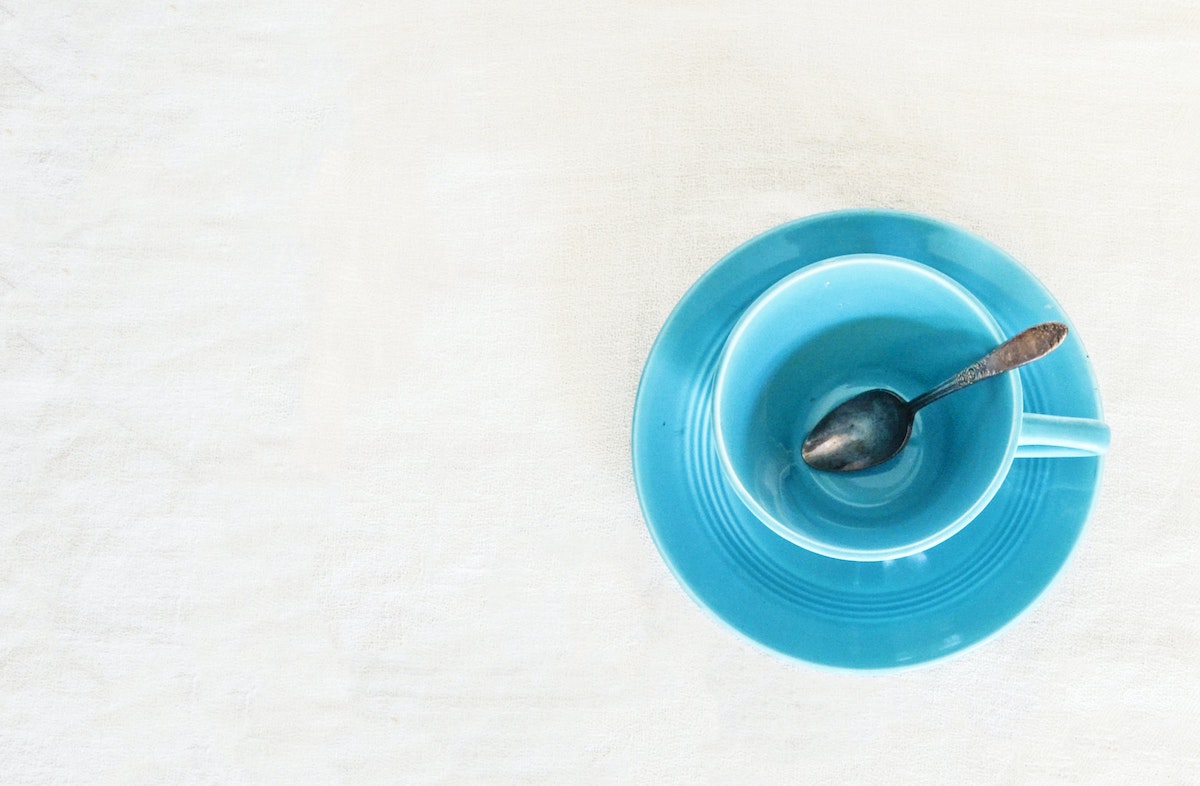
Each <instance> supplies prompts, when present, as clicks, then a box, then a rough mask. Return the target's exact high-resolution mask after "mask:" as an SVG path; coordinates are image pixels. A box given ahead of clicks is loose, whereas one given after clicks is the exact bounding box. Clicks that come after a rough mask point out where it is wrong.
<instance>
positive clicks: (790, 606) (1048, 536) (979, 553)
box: [632, 210, 1102, 670]
mask: <svg viewBox="0 0 1200 786" xmlns="http://www.w3.org/2000/svg"><path fill="white" fill-rule="evenodd" d="M848 254H883V255H891V256H897V257H901V258H905V259H910V260H914V261H917V262H920V263H922V264H924V265H928V266H929V267H931V268H933V269H935V270H937V271H940V272H941V273H943V274H945V275H947V276H949V277H950V278H952V279H953V280H954V281H956V282H958V284H960V285H961V286H962V287H963V288H965V289H966V290H967V291H969V292H970V293H971V294H973V295H974V296H975V297H976V298H977V299H978V300H979V301H980V302H981V303H982V304H983V305H984V307H985V308H986V309H987V311H988V312H989V313H990V314H991V316H992V317H993V318H994V319H995V322H996V323H997V325H998V326H999V328H1000V331H1001V332H1002V333H1003V334H1004V335H1012V334H1014V333H1016V332H1018V331H1019V330H1021V329H1023V328H1025V327H1028V326H1029V325H1031V324H1034V323H1037V322H1042V321H1046V320H1050V319H1057V320H1060V321H1064V322H1068V324H1069V320H1068V319H1067V316H1066V314H1064V313H1063V311H1062V309H1061V308H1060V307H1059V305H1058V304H1057V303H1056V302H1055V301H1054V299H1053V298H1052V297H1051V295H1050V294H1049V293H1048V292H1047V291H1046V289H1045V288H1044V287H1042V285H1041V284H1040V283H1039V282H1038V281H1037V280H1036V279H1035V278H1033V276H1031V275H1030V274H1029V273H1028V272H1027V271H1026V270H1025V269H1024V268H1022V267H1021V266H1020V265H1019V264H1018V263H1017V262H1015V261H1014V260H1013V259H1012V258H1010V257H1009V256H1007V255H1006V254H1005V253H1004V252H1002V251H1000V250H999V249H998V248H996V247H995V246H993V245H991V244H990V243H988V242H986V241H984V240H982V239H980V238H978V237H976V236H974V235H972V234H970V233H968V232H966V231H964V230H962V229H959V228H957V227H954V226H951V225H948V224H945V223H942V222H939V221H935V220H933V219H929V218H925V217H921V216H916V215H912V214H906V213H898V212H892V211H881V210H853V211H841V212H836V213H827V214H823V215H818V216H813V217H810V218H806V219H802V220H799V221H795V222H792V223H789V224H785V225H783V226H780V227H777V228H775V229H773V230H770V231H769V232H767V233H765V234H763V235H761V236H759V237H757V238H754V239H753V240H751V241H749V242H748V243H746V244H745V245H743V246H741V247H740V248H738V249H736V250H735V251H733V252H732V253H731V254H729V255H728V256H727V257H725V258H724V259H723V260H721V261H720V262H719V263H717V264H716V265H715V266H714V267H713V268H712V269H711V270H709V271H708V272H707V273H706V274H705V275H704V276H703V277H702V278H701V279H700V280H699V281H698V282H697V283H696V284H695V285H694V286H693V287H692V288H691V290H689V291H688V292H687V294H686V295H685V296H684V297H683V299H682V300H681V301H680V302H679V304H678V305H677V306H676V308H675V310H674V311H673V312H672V314H671V316H670V317H669V318H668V320H667V322H666V324H665V325H664V326H663V328H662V331H661V332H660V334H659V337H658V339H657V341H656V342H655V344H654V346H653V348H652V349H651V352H650V356H649V358H648V360H647V362H646V366H645V369H644V371H643V374H642V380H641V384H640V386H639V389H638V395H637V400H636V404H635V408H634V419H633V439H632V443H633V465H634V476H635V480H636V485H637V490H638V496H639V499H640V501H641V505H642V510H643V513H644V516H645V518H646V522H647V524H648V526H649V529H650V532H651V535H652V536H653V538H654V542H655V544H656V545H657V546H658V549H659V551H660V552H661V553H662V556H663V558H664V560H665V561H666V563H667V565H668V566H669V567H670V569H671V570H672V571H673V572H674V574H675V576H676V577H677V578H678V580H679V582H680V584H681V585H682V586H683V587H684V588H685V589H686V590H687V591H688V593H689V594H691V596H692V597H693V598H694V599H695V600H696V601H697V602H698V603H699V604H700V605H701V606H702V607H704V608H705V609H707V610H709V611H710V612H712V613H713V614H714V615H715V616H716V617H717V618H718V619H720V620H722V621H724V622H725V623H727V624H728V625H729V626H730V627H732V628H733V629H734V630H736V631H738V632H739V633H741V634H743V635H744V636H746V637H748V638H749V639H750V640H752V641H754V642H757V643H759V644H761V645H764V646H765V647H767V648H769V649H771V650H773V651H775V652H777V653H780V654H782V655H785V656H789V657H792V658H797V659H800V660H802V661H806V662H808V663H812V664H818V665H822V666H827V667H831V668H841V669H856V670H862V669H866V670H887V669H895V668H900V667H906V666H912V665H915V664H920V663H926V662H929V661H932V660H935V659H938V658H941V657H944V656H947V655H950V654H952V653H956V652H960V651H962V650H964V649H965V648H968V647H970V646H972V645H974V644H977V643H979V642H980V641H982V640H984V639H986V638H988V637H989V636H991V635H993V634H995V633H996V632H997V631H999V630H1000V629H1001V628H1003V627H1004V626H1005V625H1006V624H1008V623H1010V622H1011V621H1012V620H1013V619H1015V618H1016V617H1017V616H1018V615H1020V614H1021V612H1022V611H1024V610H1025V609H1026V608H1028V607H1029V606H1030V604H1032V603H1033V601H1035V600H1036V599H1037V598H1038V597H1039V596H1040V595H1041V594H1042V593H1043V592H1044V591H1045V589H1046V587H1047V586H1048V585H1049V584H1050V583H1051V581H1052V580H1053V579H1054V577H1055V576H1056V575H1057V574H1058V573H1059V571H1060V570H1061V568H1062V566H1063V564H1064V563H1065V561H1066V560H1067V557H1068V555H1069V554H1070V552H1071V550H1072V548H1073V547H1074V545H1075V543H1076V541H1077V539H1078V538H1079V535H1080V532H1081V531H1082V529H1083V526H1084V523H1085V522H1086V520H1087V518H1088V515H1089V513H1090V511H1091V508H1092V504H1093V502H1094V500H1095V497H1096V493H1097V488H1098V485H1099V481H1100V473H1101V467H1102V460H1101V458H1100V457H1098V456H1082V457H1073V458H1029V459H1026V460H1021V461H1017V462H1015V463H1013V465H1012V467H1011V469H1010V470H1009V472H1008V475H1007V477H1006V478H1005V480H1004V482H1003V484H1002V485H1001V487H1000V488H999V490H998V491H997V492H996V494H995V496H994V497H993V498H992V500H991V502H990V503H989V504H988V505H987V506H986V507H985V508H984V509H983V510H982V511H981V512H979V514H978V515H977V516H976V517H975V519H974V520H973V521H972V522H971V524H970V525H969V526H967V527H965V528H964V529H963V530H962V531H961V532H959V533H958V534H956V535H954V536H953V537H951V538H950V539H948V540H946V541H945V542H943V543H941V544H939V545H937V546H934V547H933V548H930V549H927V550H925V551H922V552H919V553H917V554H913V555H911V556H908V557H903V558H898V559H886V560H881V561H873V562H860V561H850V560H843V559H834V558H830V557H826V556H822V555H819V554H816V553H813V552H811V551H809V550H806V549H804V548H801V547H799V546H797V545H796V544H795V543H793V542H790V541H788V540H786V539H784V538H782V537H780V536H779V535H778V534H777V533H776V532H774V531H772V530H771V529H769V528H768V527H767V526H765V525H764V524H763V523H762V522H761V521H760V520H759V519H758V518H757V517H756V516H755V515H754V513H752V512H751V511H750V509H749V508H748V507H747V506H746V505H745V504H744V503H743V501H742V499H741V498H739V496H738V494H737V493H736V491H735V490H734V488H733V487H732V486H731V484H730V483H729V482H728V481H727V480H726V477H725V475H724V473H723V472H722V468H721V465H720V461H719V459H718V456H717V451H716V448H715V445H714V439H713V427H712V426H713V424H712V398H713V386H714V378H715V370H716V367H717V363H718V358H719V357H720V354H721V349H722V347H723V346H724V344H725V342H726V339H727V338H728V336H729V334H730V331H731V330H732V328H733V326H734V324H735V323H736V322H737V321H738V319H739V318H740V317H741V315H742V314H743V312H744V311H745V310H746V309H747V308H748V307H749V305H750V304H751V303H753V302H754V301H755V300H756V299H757V298H758V297H759V296H760V295H762V294H763V293H764V292H765V291H766V290H767V289H768V288H770V287H771V286H772V285H774V284H775V283H776V282H778V281H780V280H781V279H783V278H784V277H785V276H788V275H789V274H792V273H794V272H796V271H797V270H800V269H801V268H804V267H806V266H808V265H811V264H813V263H816V262H819V261H821V260H827V259H829V258H831V257H836V256H843V255H848ZM1021 382H1022V389H1021V393H1022V398H1023V402H1022V403H1023V407H1024V409H1025V410H1026V411H1028V412H1036V413H1052V415H1051V416H1050V417H1048V418H1046V419H1045V422H1040V421H1039V423H1038V424H1037V425H1036V426H1035V427H1034V428H1032V431H1034V432H1039V434H1038V435H1037V436H1040V435H1041V434H1042V433H1048V432H1053V431H1054V429H1055V428H1056V417H1057V418H1089V419H1096V420H1101V419H1102V417H1101V408H1100V400H1099V396H1098V393H1097V390H1096V384H1095V380H1094V378H1093V375H1092V371H1091V367H1090V365H1089V363H1088V358H1087V355H1086V353H1085V352H1084V349H1083V345H1082V344H1081V343H1080V340H1079V337H1078V334H1077V332H1076V331H1074V330H1072V331H1071V334H1070V335H1069V336H1068V338H1067V340H1066V342H1065V343H1064V344H1063V345H1062V346H1061V347H1060V348H1059V349H1058V350H1056V351H1055V352H1054V353H1052V354H1051V355H1050V356H1048V357H1047V358H1045V359H1043V360H1040V361H1038V362H1037V363H1035V364H1032V365H1030V366H1028V367H1026V368H1025V369H1023V370H1022V371H1021ZM956 395H966V391H964V392H963V393H962V394H956ZM1060 450H1061V449H1060ZM1065 452H1068V453H1069V452H1070V451H1069V449H1068V450H1066V451H1065Z"/></svg>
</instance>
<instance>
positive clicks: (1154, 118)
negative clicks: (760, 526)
mask: <svg viewBox="0 0 1200 786" xmlns="http://www.w3.org/2000/svg"><path fill="white" fill-rule="evenodd" d="M854 206H887V207H897V208H904V209H910V210H915V211H918V212H922V213H927V214H930V215H933V216H936V217H939V218H942V219H946V220H949V221H952V222H955V223H958V224H961V225H963V226H965V227H967V228H969V229H971V230H973V231H975V232H978V233H980V234H982V235H984V236H985V237H987V238H989V239H991V240H993V241H994V242H996V243H998V244H999V245H1000V246H1002V247H1003V248H1005V249H1007V250H1008V251H1009V252H1011V253H1012V254H1013V255H1014V256H1016V257H1017V258H1018V259H1020V260H1021V261H1022V262H1023V263H1024V264H1026V265H1027V266H1028V267H1029V268H1030V269H1031V270H1032V271H1033V272H1034V273H1035V275H1037V276H1038V277H1039V278H1040V279H1041V280H1042V281H1043V282H1045V283H1046V285H1047V286H1048V287H1049V288H1050V289H1051V291H1053V292H1054V293H1055V294H1056V296H1057V297H1058V299H1059V300H1060V301H1061V302H1062V303H1063V305H1064V306H1065V308H1066V309H1067V311H1068V312H1069V313H1070V314H1071V316H1072V318H1073V320H1074V321H1075V323H1076V325H1077V328H1078V330H1079V332H1080V335H1081V337H1082V338H1083V340H1084V342H1085V343H1086V345H1087V347H1088V350H1089V352H1090V354H1091V355H1092V357H1093V360H1094V363H1095V367H1096V372H1097V375H1098V377H1099V379H1100V383H1101V388H1102V394H1103V396H1104V402H1105V407H1106V413H1107V417H1108V419H1109V421H1110V423H1111V425H1112V427H1113V430H1114V446H1113V449H1112V453H1111V456H1110V459H1109V461H1108V464H1107V469H1106V476H1105V484H1104V487H1103V492H1102V495H1101V498H1100V502H1099V504H1098V507H1097V510H1096V514H1095V518H1094V520H1093V522H1092V525H1091V526H1090V528H1089V530H1088V531H1087V532H1086V533H1085V536H1084V538H1083V540H1082V541H1081V544H1080V547H1079V549H1078V551H1077V552H1076V555H1075V557H1074V558H1073V560H1072V561H1071V563H1070V564H1069V565H1068V567H1067V569H1066V571H1065V572H1064V574H1063V575H1062V577H1061V578H1060V581H1059V582H1058V583H1057V584H1056V585H1055V587H1054V588H1053V589H1052V591H1051V592H1050V593H1049V594H1048V596H1047V597H1046V598H1045V599H1044V602H1043V603H1042V604H1040V605H1039V606H1038V607H1037V608H1036V609H1035V610H1034V611H1033V612H1032V613H1031V614H1029V615H1028V616H1026V617H1025V618H1024V619H1022V620H1021V621H1020V622H1019V623H1018V624H1017V625H1016V626H1014V627H1012V628H1010V629H1009V630H1008V631H1007V632H1006V633H1005V634H1004V635H1003V636H1002V637H1000V638H998V639H996V640H994V641H992V642H991V643H989V644H987V645H986V646H984V647H982V648H980V649H978V650H975V651H973V652H971V653H969V654H967V655H965V656H963V657H961V658H958V659H954V660H951V661H949V662H947V663H944V664H941V665H937V666H934V667H932V668H928V669H924V670H920V671H916V672H912V673H904V674H900V675H895V676H886V677H864V676H856V675H844V674H828V673H823V672H820V671H816V670H813V669H809V668H805V667H803V666H800V665H796V664H792V663H787V662H783V661H781V660H778V659H776V658H774V657H772V656H771V655H768V654H766V653H763V652H761V651H759V650H757V649H755V648H754V647H752V646H751V645H748V644H746V643H744V642H743V641H741V640H739V639H738V638H736V637H735V636H733V635H732V634H730V633H728V632H727V631H726V630H725V629H723V628H722V627H720V626H719V625H718V624H716V623H714V622H713V621H712V620H711V619H710V618H709V617H708V616H707V615H706V614H705V613H704V612H702V611H701V610H700V609H699V608H697V607H695V606H694V605H693V604H692V602H691V601H690V600H689V599H688V598H687V597H686V596H685V595H684V593H683V591H682V590H681V589H680V588H679V587H678V586H677V585H676V583H675V582H674V580H673V579H672V578H671V576H670V575H669V574H668V571H667V569H666V567H665V566H664V564H663V563H662V561H661V560H660V558H659V556H658V554H657V553H656V551H655V549H654V547H653V545H652V543H651V541H650V539H649V537H648V535H647V532H646V529H645V527H644V525H643V523H642V521H641V518H640V514H639V510H638V506H637V502H636V498H635V494H634V490H633V485H632V477H631V470H630V462H629V421H630V414H631V409H632V404H633V397H634V391H635V386H636V383H637V379H638V374H639V372H640V369H641V364H642V362H643V361H644V359H645V356H646V353H647V351H648V350H649V347H650V344H651V342H652V340H653V339H654V336H655V334H656V332H657V330H658V328H659V326H660V325H661V323H662V321H663V320H664V318H665V317H666V316H667V314H668V312H669V311H670V309H671V307H672V306H673V305H674V303H675V301H676V300H677V299H678V297H679V296H680V295H681V294H682V293H683V291H684V290H685V289H686V288H687V286H688V285H690V284H691V283H692V282H693V281H694V280H695V279H696V278H697V277H698V276H699V275H700V274H701V273H702V272H703V271H704V270H705V269H707V268H708V267H709V265H711V264H712V263H713V262H715V261H716V260H717V259H718V258H719V257H720V256H721V255H723V254H724V253H725V252H726V251H728V250H729V249H731V248H732V247H734V246H735V245H737V244H738V243H740V242H741V241H743V240H744V239H746V238H748V237H750V236H751V235H754V234H756V233H758V232H760V231H762V230H765V229H767V228H769V227H771V226H773V225H775V224H777V223H780V222H782V221H785V220H787V219H791V218H795V217H798V216H802V215H806V214H809V213H813V212H817V211H822V210H827V209H832V208H840V207H854ZM1198 216H1200V8H1198V7H1197V5H1196V4H1195V3H1192V2H1169V1H1167V0H1153V1H1152V2H1144V1H1143V0H1136V1H1135V0H1104V1H1103V2H1096V3H1083V2H1078V3H1041V4H1036V5H1035V4H1014V3H1011V2H984V3H952V2H932V1H930V2H914V3H867V2H833V1H832V0H830V1H828V2H805V3H794V2H786V3H785V2H780V3H773V4H772V3H735V2H711V3H703V2H684V1H683V0H680V1H679V2H657V1H655V2H586V3H581V2H574V3H562V2H543V3H530V2H514V3H490V4H488V3H465V2H445V3H415V2H412V3H399V4H396V3H359V2H354V3H352V2H346V3H341V4H333V5H326V4H318V3H296V2H283V1H282V0H280V1H278V2H267V1H264V0H252V1H251V2H244V1H243V2H231V1H230V2H205V3H198V2H197V3H193V2H186V0H177V2H175V3H166V2H144V1H140V0H139V1H138V2H132V1H131V0H120V1H119V2H118V1H117V0H111V1H110V2H97V3H68V2H62V1H61V0H58V1H53V0H39V1H38V2H33V1H32V0H0V780H2V781H3V782H5V783H27V782H28V783H54V784H71V783H89V784H90V783H184V784H187V783H334V782H344V783H406V784H407V783H476V782H478V783H555V784H558V783H575V782H611V783H719V784H724V783H733V782H745V783H769V782H778V783H783V782H787V783H838V784H842V783H896V782H901V783H903V782H916V781H918V780H919V781H921V782H939V783H972V784H990V783H997V784H1001V783H1002V784H1010V783H1130V782H1139V783H1146V782H1150V783H1188V782H1194V779H1195V778H1196V777H1200V775H1198V774H1197V773H1198V772H1200V754H1198V753H1197V750H1198V747H1200V570H1198V569H1197V567H1196V560H1197V553H1198V552H1197V543H1198V538H1200V529H1198V528H1200V503H1198V501H1197V495H1196V484H1195V483H1194V482H1193V477H1194V475H1193V473H1194V468H1195V467H1196V465H1197V462H1198V461H1200V455H1198V453H1200V448H1198V447H1197V445H1200V419H1198V417H1197V415H1196V413H1195V412H1194V411H1193V408H1194V407H1196V406H1197V405H1198V404H1200V395H1198V394H1197V385H1200V359H1198V357H1200V356H1198V354H1197V351H1196V347H1197V346H1198V344H1200V318H1197V316H1196V313H1197V303H1196V296H1195V286H1196V281H1197V273H1196V270H1197V263H1198V255H1200V219H1198Z"/></svg>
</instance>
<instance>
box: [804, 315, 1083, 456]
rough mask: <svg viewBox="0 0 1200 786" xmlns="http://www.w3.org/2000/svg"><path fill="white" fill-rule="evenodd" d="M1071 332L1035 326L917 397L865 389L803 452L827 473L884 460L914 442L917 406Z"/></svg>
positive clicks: (1038, 352) (1042, 351)
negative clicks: (914, 418)
mask: <svg viewBox="0 0 1200 786" xmlns="http://www.w3.org/2000/svg"><path fill="white" fill-rule="evenodd" d="M1066 337H1067V326H1066V325H1064V324H1063V323H1061V322H1043V323H1042V324H1040V325H1034V326H1033V327H1031V328H1029V329H1027V330H1024V331H1022V332H1021V333H1018V334H1017V335H1016V336H1013V337H1012V338H1010V339H1009V340H1008V341H1005V342H1004V343H1003V344H1001V345H1000V346H998V347H996V348H995V349H993V350H992V351H991V352H989V353H987V354H986V355H984V356H983V357H982V358H980V359H979V360H977V361H975V362H974V363H972V364H971V365H970V366H967V367H966V368H965V369H963V370H962V371H960V372H958V373H957V374H955V375H954V376H952V377H950V379H947V380H946V381H945V382H943V383H941V384H940V385H938V386H937V387H935V388H933V389H932V390H930V391H929V392H927V393H922V394H921V395H919V396H917V397H916V398H914V399H913V400H912V401H905V400H904V399H902V398H900V397H899V396H897V395H896V394H895V393H893V392H892V391H890V390H885V389H883V388H875V389H874V390H867V391H864V392H862V393H859V394H858V395H857V396H854V397H853V398H850V399H848V400H846V401H844V402H842V403H841V404H839V405H838V406H836V407H834V408H833V410H831V411H830V412H829V414H827V415H826V416H825V417H823V418H821V420H820V422H818V423H817V425H816V426H814V427H813V430H812V431H811V432H809V435H808V437H807V438H806V439H805V440H804V444H803V445H802V446H801V448H800V455H801V456H802V457H803V458H804V461H805V463H807V464H808V465H809V466H810V467H812V468H813V469H819V470H823V471H825V472H849V471H852V470H857V469H868V468H869V467H874V466H876V465H877V464H882V463H883V462H885V461H887V460H888V459H890V458H891V457H892V456H895V455H896V454H897V453H899V452H900V449H901V448H903V447H904V445H905V443H907V442H908V438H909V435H911V434H912V426H913V416H914V415H916V414H917V410H919V409H921V408H922V407H924V406H927V405H929V404H932V403H933V402H934V401H937V400H938V399H940V398H941V397H943V396H948V395H950V394H951V393H954V392H955V391H959V390H962V389H963V388H965V387H967V386H968V385H974V384H975V383H976V382H978V381H979V380H981V379H987V378H988V377H994V376H996V375H997V374H1003V373H1004V372H1005V371H1011V370H1012V369H1014V368H1016V367H1018V366H1023V365H1025V364H1026V363H1029V362H1031V361H1034V360H1037V359H1038V358H1041V357H1044V356H1045V355H1047V354H1049V353H1050V351H1051V350H1053V349H1054V348H1055V347H1057V346H1058V345H1059V344H1061V343H1062V342H1063V339H1064V338H1066Z"/></svg>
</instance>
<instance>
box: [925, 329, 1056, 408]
mask: <svg viewBox="0 0 1200 786" xmlns="http://www.w3.org/2000/svg"><path fill="white" fill-rule="evenodd" d="M1066 337H1067V326H1066V325H1064V324H1063V323H1061V322H1043V323H1042V324H1040V325H1034V326H1033V327H1031V328H1028V329H1027V330H1023V331H1021V332H1020V333H1018V334H1017V335H1015V336H1013V337H1012V338H1010V339H1009V340H1008V341H1005V342H1004V343H1003V344H1001V345H1000V346H998V347H996V348H995V349H993V350H992V351H991V352H989V353H987V354H986V355H984V356H983V357H982V358H980V359H979V360H977V361H975V362H974V363H972V364H971V365H969V366H967V367H966V368H964V369H963V370H962V371H960V372H958V373H957V374H955V375H954V376H952V377H950V379H947V380H946V381H945V382H943V383H941V384H940V385H938V386H937V387H935V388H933V389H932V390H930V391H928V392H926V393H922V394H921V395H919V396H917V397H916V398H914V399H913V400H912V401H910V402H908V406H909V408H910V409H911V410H912V411H913V412H916V411H917V410H918V409H920V408H921V407H924V406H928V405H929V404H932V403H933V402H935V401H937V400H938V399H939V398H941V397H942V396H948V395H950V394H951V393H953V392H955V391H957V390H962V389H963V388H965V387H967V386H968V385H974V384H975V383H976V382H978V381H979V380H981V379H987V378H988V377H994V376H996V375H997V374H1003V373H1004V372H1005V371H1011V370H1013V369H1014V368H1016V367H1017V366H1023V365H1025V364H1026V363H1029V362H1031V361H1034V360H1037V359H1038V358H1040V357H1043V356H1045V355H1047V354H1049V353H1050V352H1051V351H1052V350H1054V349H1055V348H1056V347H1057V346H1058V345H1059V344H1061V343H1062V342H1063V339H1065V338H1066Z"/></svg>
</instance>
